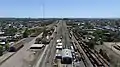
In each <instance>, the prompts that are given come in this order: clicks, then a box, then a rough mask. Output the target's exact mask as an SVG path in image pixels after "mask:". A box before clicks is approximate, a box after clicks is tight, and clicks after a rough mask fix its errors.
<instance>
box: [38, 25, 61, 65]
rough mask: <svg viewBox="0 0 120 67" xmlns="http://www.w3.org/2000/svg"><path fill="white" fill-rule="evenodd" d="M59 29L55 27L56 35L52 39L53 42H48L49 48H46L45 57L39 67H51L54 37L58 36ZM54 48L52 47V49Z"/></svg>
mask: <svg viewBox="0 0 120 67" xmlns="http://www.w3.org/2000/svg"><path fill="white" fill-rule="evenodd" d="M59 29H60V27H59V26H58V27H57V35H55V34H54V35H55V36H54V37H53V40H52V41H51V42H50V44H49V46H48V50H47V51H46V55H45V57H44V59H43V60H42V64H41V65H40V67H47V66H48V67H52V65H51V64H52V60H53V55H54V53H55V51H54V52H53V50H54V49H55V45H56V36H57V37H58V35H59V33H58V32H59ZM53 46H54V47H53ZM50 51H52V54H50Z"/></svg>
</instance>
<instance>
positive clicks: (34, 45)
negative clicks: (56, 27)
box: [30, 44, 44, 47]
mask: <svg viewBox="0 0 120 67" xmlns="http://www.w3.org/2000/svg"><path fill="white" fill-rule="evenodd" d="M43 46H44V44H33V45H31V46H30V47H43Z"/></svg>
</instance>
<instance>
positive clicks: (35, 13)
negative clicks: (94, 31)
mask: <svg viewBox="0 0 120 67" xmlns="http://www.w3.org/2000/svg"><path fill="white" fill-rule="evenodd" d="M43 5H44V8H43ZM0 17H16V18H28V17H31V18H42V17H45V18H120V0H0Z"/></svg>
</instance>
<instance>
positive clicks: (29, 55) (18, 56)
mask: <svg viewBox="0 0 120 67" xmlns="http://www.w3.org/2000/svg"><path fill="white" fill-rule="evenodd" d="M52 25H53V24H52ZM52 25H48V27H49V28H50V27H52ZM41 35H42V33H41V34H40V35H38V36H37V37H41ZM37 37H35V38H34V39H33V38H27V39H25V40H24V43H25V44H24V47H23V48H21V49H20V50H19V51H17V52H16V53H15V54H14V55H13V56H12V57H10V58H9V59H8V60H6V61H5V62H4V63H3V64H2V65H0V67H29V66H32V65H33V61H34V59H35V58H36V57H37V55H38V54H37V55H34V54H33V52H30V51H28V50H27V49H29V47H30V45H32V44H34V42H35V39H36V38H37ZM31 40H32V41H31ZM39 53H40V55H41V54H42V50H41V52H39Z"/></svg>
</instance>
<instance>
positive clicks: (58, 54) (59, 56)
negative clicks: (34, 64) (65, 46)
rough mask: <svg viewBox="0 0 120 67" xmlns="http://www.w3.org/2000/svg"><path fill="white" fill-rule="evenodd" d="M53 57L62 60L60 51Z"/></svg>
mask: <svg viewBox="0 0 120 67" xmlns="http://www.w3.org/2000/svg"><path fill="white" fill-rule="evenodd" d="M55 57H56V59H61V58H62V55H61V50H56V54H55Z"/></svg>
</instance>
